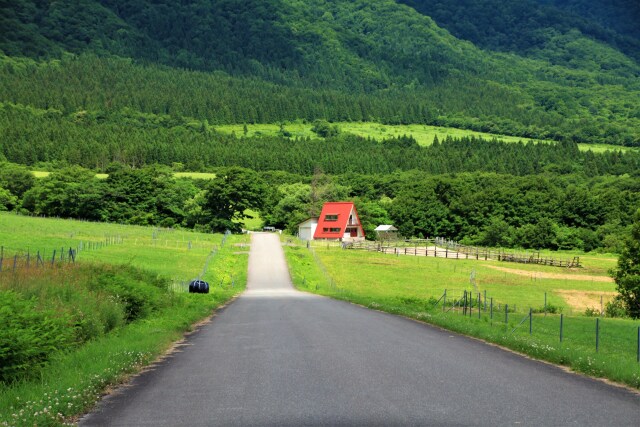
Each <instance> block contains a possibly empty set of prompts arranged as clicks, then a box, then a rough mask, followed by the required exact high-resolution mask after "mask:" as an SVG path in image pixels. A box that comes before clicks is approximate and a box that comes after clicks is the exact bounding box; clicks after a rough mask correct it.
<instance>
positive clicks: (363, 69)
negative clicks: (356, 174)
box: [0, 0, 640, 145]
mask: <svg viewBox="0 0 640 427" xmlns="http://www.w3.org/2000/svg"><path fill="white" fill-rule="evenodd" d="M433 1H435V0H433ZM528 1H529V3H531V2H532V1H533V0H528ZM540 1H542V0H540ZM485 2H488V3H487V5H489V4H491V2H490V1H489V0H485ZM413 3H415V4H414V6H415V7H416V8H418V6H416V4H418V3H421V4H423V5H427V1H423V2H418V1H416V2H413ZM444 3H445V2H443V4H444ZM529 3H527V4H529ZM509 4H511V3H509ZM449 6H450V5H449ZM0 7H2V13H1V14H0V16H2V17H3V18H2V19H3V21H2V23H3V24H4V25H6V28H10V29H12V31H7V32H4V33H3V35H2V36H0V49H1V50H3V51H4V52H5V53H7V54H9V56H10V57H18V56H30V57H33V58H37V59H39V60H41V59H42V58H63V59H62V61H61V62H56V61H51V62H40V63H31V64H30V65H27V66H26V70H27V71H24V70H25V65H24V64H25V63H27V62H24V61H22V62H21V60H17V59H12V58H4V59H3V60H2V62H3V64H2V67H0V78H1V80H0V101H8V102H11V103H15V104H24V105H32V106H35V107H37V108H45V109H46V108H56V109H60V110H62V111H64V112H65V113H73V112H75V111H78V110H84V109H90V110H94V111H95V110H98V111H107V112H108V111H117V110H118V109H121V108H125V107H126V108H134V109H136V110H139V111H141V112H143V113H166V114H174V115H178V116H190V117H196V118H199V119H202V118H207V119H210V120H213V121H214V122H221V123H228V122H231V121H247V120H260V119H261V118H260V116H262V118H264V119H267V118H268V120H276V121H277V120H294V119H298V118H301V119H309V120H312V119H315V118H318V117H319V116H321V117H322V116H324V118H329V119H337V120H367V119H378V120H380V121H383V122H389V123H402V122H418V123H433V124H444V125H455V126H460V127H468V128H474V129H478V130H487V131H497V132H501V133H506V134H513V135H522V136H533V137H540V138H555V139H571V140H579V141H582V142H609V143H615V144H625V145H634V144H640V137H639V136H638V135H640V101H638V99H640V78H639V76H640V66H639V65H638V64H637V63H636V61H634V60H633V59H632V58H630V57H628V56H627V55H625V54H624V53H623V52H621V51H620V50H617V49H616V48H615V47H613V45H611V44H607V43H605V42H603V41H601V40H598V39H593V38H588V37H585V36H584V35H582V34H581V33H580V32H579V30H578V29H576V28H577V27H570V30H569V31H568V32H567V33H566V34H565V33H561V34H559V35H557V37H556V36H554V37H555V38H554V37H551V38H549V39H548V40H547V41H546V42H545V43H543V44H542V45H539V46H538V45H536V44H530V46H529V48H528V49H529V50H528V51H526V52H524V53H523V52H520V51H519V50H518V49H516V51H517V53H522V54H526V55H527V56H528V58H523V57H521V56H517V55H514V54H505V53H500V54H496V53H492V52H489V51H486V50H481V49H479V48H477V47H476V46H474V45H473V44H471V43H469V42H467V41H462V40H459V39H457V38H455V37H454V36H452V35H451V34H450V33H449V32H448V31H446V30H444V29H442V28H440V27H438V25H436V23H435V22H434V21H433V20H432V19H431V18H429V17H428V16H426V15H425V13H426V12H425V10H422V9H420V8H418V9H420V10H421V12H422V13H418V11H416V10H414V9H413V8H411V7H408V6H405V5H399V4H398V3H397V2H395V1H391V0H374V1H364V0H354V1H346V0H340V1H332V2H326V1H324V0H308V1H301V0H264V1H258V0H248V1H237V0H198V1H191V2H178V3H176V2H173V1H170V0H155V1H149V0H138V1H135V2H132V1H124V0H100V1H98V0H81V1H80V2H77V1H71V0H60V1H56V2H48V1H42V0H17V1H12V2H10V3H4V5H2V6H0ZM540 7H542V6H540ZM544 7H552V6H544ZM554 7H555V6H554ZM498 10H502V9H498ZM507 10H510V9H508V8H507ZM532 10H533V9H532ZM535 10H538V9H535ZM503 16H504V18H505V20H506V19H507V18H509V16H511V15H509V14H508V13H507V12H505V14H504V15H503ZM576 19H578V20H579V19H587V18H580V17H578V18H576ZM576 22H578V21H576ZM589 22H590V21H589ZM576 25H577V24H576ZM534 27H535V25H534ZM509 28H510V27H508V26H507V27H505V28H504V29H503V30H501V29H500V28H498V26H497V23H496V26H495V31H498V32H499V30H500V31H502V33H500V34H508V33H509V31H511V30H512V28H511V30H510V29H509ZM536 28H537V27H536ZM616 34H617V33H616ZM551 41H553V43H551ZM477 42H478V43H479V44H480V45H482V43H481V41H477ZM500 50H502V51H508V50H509V49H506V48H505V49H500ZM65 52H72V53H74V54H77V55H80V56H78V57H76V59H72V58H64V55H65ZM105 56H106V58H105ZM110 56H120V57H127V58H132V59H133V60H134V62H126V61H125V62H123V61H119V60H115V59H113V58H109V57H110ZM16 61H17V62H16ZM165 66H167V67H170V68H165ZM92 67H93V68H92ZM95 67H100V68H105V69H107V70H111V71H110V73H111V74H105V73H103V72H102V71H101V70H96V69H95ZM184 69H191V70H201V71H205V72H211V71H218V72H219V71H222V72H224V73H225V74H224V75H223V74H213V75H211V74H206V73H202V74H199V73H193V72H190V71H185V70H184ZM101 76H102V77H101ZM159 76H162V77H159ZM156 78H160V80H158V81H155V82H154V81H153V79H156ZM221 78H224V79H227V78H229V79H231V80H225V81H228V82H229V83H228V84H227V86H228V87H227V88H222V86H221V85H220V84H215V86H216V87H217V88H218V89H216V91H214V92H211V93H207V92H206V91H205V90H204V89H205V88H207V87H210V83H211V82H212V81H213V80H219V81H222V80H220V79H221ZM160 82H165V83H160ZM260 82H265V85H264V86H265V87H264V88H263V87H260V86H261V84H260ZM266 82H268V84H267V83H266ZM162 84H169V85H170V86H171V87H173V88H174V90H172V91H169V92H167V89H166V87H164V88H163V86H162ZM203 85H204V86H203ZM247 87H250V88H251V89H250V90H249V91H247V90H245V89H246V88H247ZM285 88H286V89H285ZM289 90H294V91H295V96H296V97H297V99H296V101H295V102H294V104H296V105H298V106H302V107H300V108H298V110H297V111H292V110H291V108H288V106H287V105H282V104H281V105H276V106H273V105H269V95H267V94H274V93H278V92H282V91H289ZM220 91H224V92H225V95H224V96H223V97H224V98H225V99H229V101H228V102H227V103H226V104H225V105H220V103H219V102H217V99H216V97H218V99H219V98H220V96H221V95H220ZM168 95H170V96H169V98H174V99H173V100H172V99H167V97H168ZM234 96H237V97H244V98H246V97H248V100H247V99H242V100H241V99H238V100H235V101H234V100H233V98H234ZM253 99H264V102H263V103H257V104H256V103H253V102H252V100H253ZM318 99H321V100H322V103H323V104H324V105H325V106H326V107H325V108H324V113H323V112H322V111H319V110H318V109H317V108H315V107H313V106H311V107H305V106H308V105H309V104H311V103H314V102H317V100H318ZM380 99H382V100H383V102H381V101H380ZM278 102H279V103H283V104H286V103H288V102H290V101H289V100H287V99H282V100H281V101H278ZM194 103H195V104H196V106H195V107H194V106H193V105H192V104H194ZM374 104H375V105H378V107H376V108H368V107H367V105H374ZM382 104H384V106H383V105H382ZM152 106H153V107H152ZM214 106H219V107H217V108H215V109H214V108H213V107H214ZM225 110H228V112H226V113H225ZM311 110H314V112H311ZM263 111H265V112H266V111H269V113H268V114H265V113H263Z"/></svg>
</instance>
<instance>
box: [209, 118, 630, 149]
mask: <svg viewBox="0 0 640 427" xmlns="http://www.w3.org/2000/svg"><path fill="white" fill-rule="evenodd" d="M335 124H336V125H337V126H338V127H339V128H340V130H341V131H342V132H345V133H351V134H354V135H358V136H362V137H365V138H373V139H377V140H381V139H384V138H392V137H398V136H403V135H410V136H412V137H413V138H415V140H416V141H417V142H418V144H420V145H423V146H426V145H431V144H432V143H433V140H434V138H435V137H436V136H437V137H438V139H439V140H443V139H446V138H447V137H449V136H450V137H452V138H462V137H467V136H475V137H481V138H484V139H494V138H496V139H499V140H501V141H504V142H520V141H522V142H536V143H538V142H541V143H546V144H553V141H549V140H534V139H530V138H520V137H516V136H509V135H499V134H492V133H486V132H476V131H472V130H466V129H456V128H450V127H441V126H429V125H417V124H413V125H384V124H381V123H373V122H365V123H358V122H339V123H335ZM244 126H245V125H243V124H235V125H219V126H216V127H215V129H216V130H217V131H219V132H222V133H227V134H232V133H233V134H235V135H237V136H242V135H244ZM246 127H247V136H248V137H253V136H259V135H268V136H274V135H277V134H278V133H279V132H280V125H279V124H266V123H256V124H247V125H246ZM312 127H313V124H311V123H298V122H294V123H287V124H284V129H285V130H286V131H287V132H289V133H290V134H291V136H292V137H294V138H304V137H315V136H316V134H315V133H313V132H312V131H311V128H312ZM578 147H579V148H580V149H581V150H583V151H589V150H591V151H594V152H604V151H607V150H620V151H628V150H633V148H629V147H621V146H615V145H607V144H578Z"/></svg>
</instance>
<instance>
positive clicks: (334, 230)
mask: <svg viewBox="0 0 640 427" xmlns="http://www.w3.org/2000/svg"><path fill="white" fill-rule="evenodd" d="M329 232H330V233H339V232H340V228H330V229H329Z"/></svg>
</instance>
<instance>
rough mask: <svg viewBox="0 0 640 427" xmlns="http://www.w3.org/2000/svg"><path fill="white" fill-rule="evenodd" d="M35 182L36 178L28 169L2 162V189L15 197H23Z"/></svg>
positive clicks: (0, 168) (0, 175) (0, 167)
mask: <svg viewBox="0 0 640 427" xmlns="http://www.w3.org/2000/svg"><path fill="white" fill-rule="evenodd" d="M35 181H36V179H35V177H34V176H33V174H32V173H31V171H29V169H27V168H26V167H24V166H20V165H17V164H13V163H7V162H0V187H2V188H4V189H5V190H8V191H9V192H10V193H11V194H13V195H14V196H16V197H22V196H23V195H24V193H25V192H26V191H27V190H29V189H30V188H31V187H33V184H34V183H35Z"/></svg>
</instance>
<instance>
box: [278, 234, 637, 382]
mask: <svg viewBox="0 0 640 427" xmlns="http://www.w3.org/2000/svg"><path fill="white" fill-rule="evenodd" d="M285 254H286V257H287V261H288V263H289V268H290V272H291V277H292V280H293V282H294V284H295V286H296V287H297V288H298V289H300V290H303V291H307V292H313V293H317V294H321V295H325V296H329V297H331V298H336V299H341V300H345V301H349V302H352V303H355V304H359V305H362V306H365V307H369V308H372V309H376V310H381V311H385V312H389V313H392V314H398V315H402V316H406V317H410V318H413V319H416V320H420V321H424V322H427V323H430V324H433V325H437V326H440V327H443V328H445V329H448V330H451V331H455V332H458V333H461V334H464V335H468V336H472V337H476V338H479V339H482V340H485V341H487V342H491V343H495V344H498V345H501V346H503V347H506V348H509V349H512V350H514V351H517V352H520V353H523V354H526V355H528V356H531V357H533V358H536V359H540V360H545V361H548V362H551V363H555V364H559V365H563V366H567V367H569V368H571V369H572V370H574V371H576V372H580V373H583V374H587V375H590V376H593V377H600V378H607V379H609V380H612V381H615V382H618V383H622V384H626V385H629V386H631V387H634V388H640V364H638V362H637V360H636V340H635V336H636V331H637V328H638V326H640V325H639V324H638V322H633V321H631V320H626V319H600V320H599V326H600V342H599V348H598V351H597V352H596V350H595V323H596V319H594V318H590V317H584V316H563V326H564V330H563V332H564V337H563V341H562V342H560V340H559V333H558V329H559V322H560V315H559V314H548V315H546V316H545V315H544V314H535V315H533V316H532V333H531V334H530V333H529V321H528V320H529V319H528V313H527V314H524V313H522V312H519V313H513V312H512V311H511V310H509V311H508V313H507V315H506V316H505V313H504V304H505V303H507V301H502V306H500V308H501V310H497V309H496V310H495V312H494V313H493V318H492V317H491V314H490V311H489V310H487V311H484V306H481V307H480V310H478V308H479V307H478V305H477V304H474V306H473V309H472V311H471V312H470V313H469V312H467V315H466V316H465V315H463V311H462V310H460V309H458V308H451V307H452V302H453V301H451V300H449V301H448V303H447V306H446V307H445V311H444V312H443V306H442V301H440V302H438V297H439V295H437V294H434V293H431V294H429V293H428V292H425V293H423V294H422V296H420V295H418V294H416V293H415V292H412V291H411V289H410V288H408V287H403V286H402V284H401V283H391V284H389V283H388V282H387V281H386V280H384V278H382V279H380V278H378V279H377V281H375V280H376V279H375V278H374V279H372V275H370V274H367V273H368V271H369V270H371V267H370V266H367V265H366V264H364V266H363V265H362V264H357V263H354V262H350V261H352V260H350V259H349V257H348V256H346V257H344V259H343V260H338V261H336V259H335V258H331V260H332V262H331V263H324V262H323V257H324V256H325V255H324V254H322V253H321V251H317V253H315V254H314V253H313V252H311V251H310V250H308V249H306V248H305V247H303V246H295V245H287V246H285ZM374 255H375V256H378V257H380V256H381V255H377V254H372V256H374ZM327 257H328V258H330V257H329V256H327ZM384 261H385V260H378V259H377V260H376V261H375V262H376V263H380V262H384ZM404 262H406V263H409V262H416V261H415V260H412V261H409V260H407V261H404ZM438 262H439V263H440V264H439V265H440V268H444V267H443V266H444V262H443V261H442V260H440V261H438ZM450 262H452V263H453V262H456V261H450ZM456 265H460V264H456ZM421 268H422V269H423V270H425V265H424V264H423V265H422V267H421ZM345 271H349V272H350V273H351V274H350V275H348V276H347V275H346V274H344V272H345ZM405 271H406V266H405ZM425 272H426V273H429V271H428V270H426V271H425ZM345 277H348V279H346V280H345ZM423 277H425V278H424V280H423V283H422V284H421V286H422V287H423V288H424V287H426V286H427V284H426V283H427V281H428V279H427V278H426V277H427V275H424V276H423ZM437 277H438V276H437V275H436V280H438V279H437ZM445 287H446V285H444V286H442V288H445ZM434 295H435V297H434ZM527 311H528V309H527ZM469 314H471V315H469ZM505 318H506V319H505ZM505 320H506V322H505Z"/></svg>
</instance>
